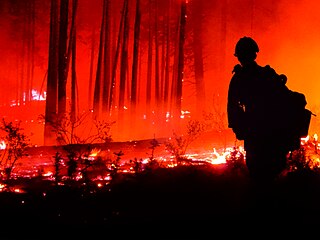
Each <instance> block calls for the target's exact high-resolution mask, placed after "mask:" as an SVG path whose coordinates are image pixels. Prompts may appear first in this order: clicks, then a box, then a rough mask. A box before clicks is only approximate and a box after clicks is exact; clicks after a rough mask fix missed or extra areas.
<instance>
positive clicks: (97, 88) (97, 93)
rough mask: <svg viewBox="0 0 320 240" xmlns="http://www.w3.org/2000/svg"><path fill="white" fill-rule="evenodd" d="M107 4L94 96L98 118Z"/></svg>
mask: <svg viewBox="0 0 320 240" xmlns="http://www.w3.org/2000/svg"><path fill="white" fill-rule="evenodd" d="M105 4H106V2H105V1H104V2H103V10H102V21H101V28H100V42H99V52H98V63H97V71H96V80H95V85H94V96H93V113H94V116H95V117H96V118H98V117H99V115H100V103H101V77H102V71H103V66H102V60H103V54H104V50H103V47H104V41H105V22H106V13H105V10H106V8H105Z"/></svg>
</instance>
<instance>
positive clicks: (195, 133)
mask: <svg viewBox="0 0 320 240" xmlns="http://www.w3.org/2000/svg"><path fill="white" fill-rule="evenodd" d="M203 131H204V125H203V124H202V123H201V122H200V121H199V120H189V121H188V124H187V130H186V135H182V136H178V135H177V134H176V133H175V132H174V133H173V138H172V139H170V140H169V141H167V142H166V143H165V146H166V149H167V150H168V151H169V152H170V153H171V154H172V155H173V156H174V157H175V159H176V161H177V163H178V164H180V163H181V161H183V160H186V158H185V154H186V151H187V149H188V147H189V146H190V144H191V143H192V142H194V141H195V140H196V139H197V138H198V137H199V136H200V135H201V133H203Z"/></svg>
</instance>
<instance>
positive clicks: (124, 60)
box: [119, 0, 129, 113]
mask: <svg viewBox="0 0 320 240" xmlns="http://www.w3.org/2000/svg"><path fill="white" fill-rule="evenodd" d="M124 5H125V7H124V12H123V15H124V23H123V42H122V49H121V65H120V86H119V113H120V112H123V110H124V104H125V91H126V81H127V71H128V40H129V39H128V38H129V19H128V0H125V1H124Z"/></svg>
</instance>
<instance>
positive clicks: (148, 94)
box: [146, 0, 153, 120]
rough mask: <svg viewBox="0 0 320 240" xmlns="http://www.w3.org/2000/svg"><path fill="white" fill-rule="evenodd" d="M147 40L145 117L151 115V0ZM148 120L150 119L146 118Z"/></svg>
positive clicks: (150, 3)
mask: <svg viewBox="0 0 320 240" xmlns="http://www.w3.org/2000/svg"><path fill="white" fill-rule="evenodd" d="M149 6H150V8H149V41H148V70H147V89H146V115H147V119H148V118H150V115H151V82H152V52H153V51H152V45H153V32H152V21H151V19H152V0H150V1H149ZM148 120H150V119H148Z"/></svg>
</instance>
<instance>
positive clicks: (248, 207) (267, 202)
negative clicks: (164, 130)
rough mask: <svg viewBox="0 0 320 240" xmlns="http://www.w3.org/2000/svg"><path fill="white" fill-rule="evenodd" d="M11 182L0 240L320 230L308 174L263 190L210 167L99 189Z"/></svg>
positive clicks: (313, 182)
mask: <svg viewBox="0 0 320 240" xmlns="http://www.w3.org/2000/svg"><path fill="white" fill-rule="evenodd" d="M19 181H20V182H19ZM13 184H16V185H20V186H23V187H21V188H22V189H23V190H24V192H23V193H14V192H1V193H0V213H1V216H0V219H1V224H0V226H1V232H0V239H22V238H21V237H23V239H208V238H207V236H213V235H217V234H223V236H228V235H229V234H235V235H237V236H239V235H241V234H243V235H245V236H249V235H250V233H251V234H253V232H257V233H258V234H259V235H257V236H260V237H261V235H264V234H268V233H275V232H279V231H282V232H286V233H293V232H296V231H298V230H302V231H307V230H308V231H309V230H310V229H315V228H317V227H318V226H320V225H319V224H320V215H319V213H320V174H319V173H316V172H312V171H301V172H290V173H287V174H286V175H284V176H282V177H281V178H279V179H277V180H276V181H275V183H274V184H272V185H270V186H257V185H256V184H255V183H252V182H251V181H250V179H249V178H248V175H247V173H246V172H245V171H243V170H242V171H229V170H228V169H226V168H225V167H217V166H216V167H211V166H178V167H175V168H158V169H154V170H152V171H149V172H148V171H147V172H142V173H140V174H123V175H118V176H117V178H115V179H114V180H113V181H112V182H111V183H110V184H109V185H106V186H105V187H103V188H98V187H97V186H96V184H90V183H88V184H86V185H83V184H80V183H79V182H68V183H65V185H59V186H55V185H54V183H53V182H52V181H47V180H44V179H41V178H32V179H20V180H19V179H18V180H15V183H13ZM255 234H256V233H255ZM1 237H2V238H1ZM260 237H259V238H260Z"/></svg>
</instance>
